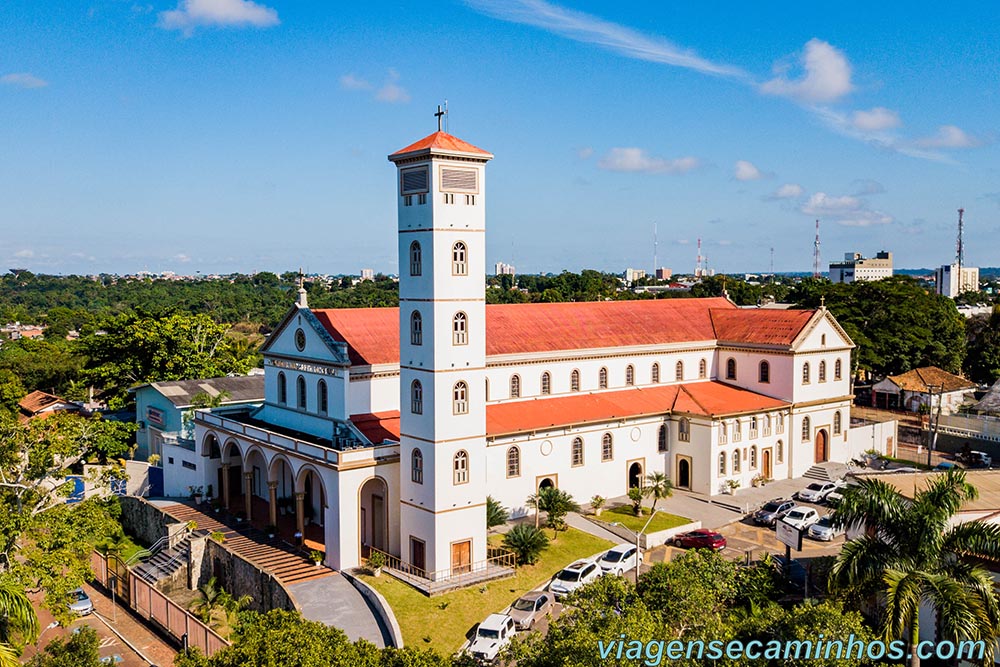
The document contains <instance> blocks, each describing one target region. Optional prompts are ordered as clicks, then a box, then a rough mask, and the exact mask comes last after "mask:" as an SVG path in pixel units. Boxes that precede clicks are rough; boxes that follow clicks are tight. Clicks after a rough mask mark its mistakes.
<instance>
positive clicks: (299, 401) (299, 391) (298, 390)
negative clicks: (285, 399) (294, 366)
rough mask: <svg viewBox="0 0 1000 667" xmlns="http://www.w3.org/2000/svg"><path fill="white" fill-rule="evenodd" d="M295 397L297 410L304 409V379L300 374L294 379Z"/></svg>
mask: <svg viewBox="0 0 1000 667" xmlns="http://www.w3.org/2000/svg"><path fill="white" fill-rule="evenodd" d="M295 399H296V401H295V402H296V405H298V406H299V410H305V409H306V379H305V378H304V377H302V376H301V375H300V376H299V377H298V378H296V380H295Z"/></svg>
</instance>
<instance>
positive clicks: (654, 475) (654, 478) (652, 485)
mask: <svg viewBox="0 0 1000 667" xmlns="http://www.w3.org/2000/svg"><path fill="white" fill-rule="evenodd" d="M642 495H644V496H646V497H647V498H648V497H650V496H652V498H653V506H652V507H651V508H650V512H655V511H656V503H657V501H659V500H663V499H664V498H669V497H670V496H672V495H674V485H673V483H672V482H671V481H670V480H669V479H667V476H666V475H664V474H663V473H662V472H651V473H649V474H648V475H646V486H645V487H644V488H643V490H642Z"/></svg>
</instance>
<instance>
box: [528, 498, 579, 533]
mask: <svg viewBox="0 0 1000 667" xmlns="http://www.w3.org/2000/svg"><path fill="white" fill-rule="evenodd" d="M526 504H527V506H528V507H531V508H533V509H535V510H537V511H541V512H545V515H546V518H545V525H546V526H548V527H549V528H551V529H552V530H553V532H554V537H553V538H552V539H556V538H558V537H559V531H560V530H566V515H567V514H569V513H570V512H579V511H580V506H579V505H578V504H577V503H576V501H575V500H573V496H571V495H570V494H568V493H567V492H565V491H563V490H562V489H557V488H555V487H553V486H550V487H546V488H544V489H539V490H538V493H536V494H535V495H533V496H528V500H527V502H526Z"/></svg>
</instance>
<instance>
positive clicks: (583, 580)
mask: <svg viewBox="0 0 1000 667" xmlns="http://www.w3.org/2000/svg"><path fill="white" fill-rule="evenodd" d="M602 574H603V571H602V570H601V568H600V566H599V565H598V564H597V563H594V562H593V561H587V560H578V561H576V562H575V563H573V564H572V565H570V566H569V567H567V568H565V569H563V570H562V571H561V572H559V574H557V575H556V576H555V578H553V579H552V584H551V585H549V590H550V591H552V593H553V594H554V595H555V596H556V598H557V599H558V598H564V597H566V596H567V595H569V594H570V593H572V592H573V591H575V590H576V589H578V588H580V587H581V586H584V585H586V584H589V583H590V582H592V581H594V580H595V579H597V578H598V577H599V576H601V575H602Z"/></svg>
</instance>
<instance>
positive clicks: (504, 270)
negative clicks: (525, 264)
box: [495, 262, 515, 276]
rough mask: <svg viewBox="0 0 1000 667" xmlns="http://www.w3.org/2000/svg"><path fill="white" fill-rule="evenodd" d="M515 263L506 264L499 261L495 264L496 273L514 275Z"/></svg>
mask: <svg viewBox="0 0 1000 667" xmlns="http://www.w3.org/2000/svg"><path fill="white" fill-rule="evenodd" d="M514 273H515V271H514V265H513V264H504V263H503V262H497V263H496V265H495V275H498V276H512V275H514Z"/></svg>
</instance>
